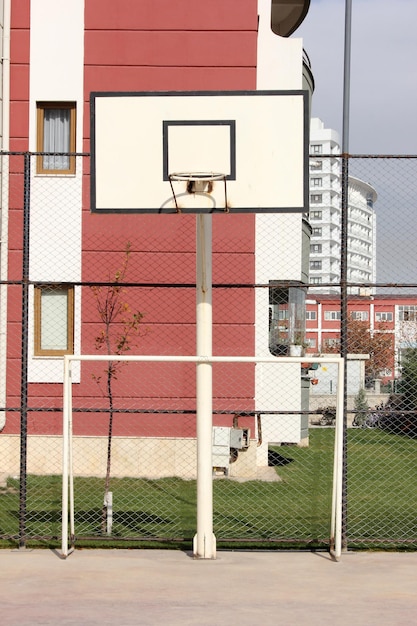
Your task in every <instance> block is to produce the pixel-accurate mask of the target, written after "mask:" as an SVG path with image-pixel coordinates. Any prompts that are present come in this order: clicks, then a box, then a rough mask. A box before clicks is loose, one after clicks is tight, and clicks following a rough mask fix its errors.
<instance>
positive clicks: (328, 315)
mask: <svg viewBox="0 0 417 626" xmlns="http://www.w3.org/2000/svg"><path fill="white" fill-rule="evenodd" d="M324 320H325V321H326V322H339V321H340V311H334V310H330V309H329V310H328V311H324Z"/></svg>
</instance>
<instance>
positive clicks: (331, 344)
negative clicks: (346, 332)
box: [323, 337, 340, 349]
mask: <svg viewBox="0 0 417 626" xmlns="http://www.w3.org/2000/svg"><path fill="white" fill-rule="evenodd" d="M323 343H324V347H325V348H330V349H334V348H339V347H340V339H336V338H333V337H330V338H327V339H325V340H324V342H323Z"/></svg>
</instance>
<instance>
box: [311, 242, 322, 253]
mask: <svg viewBox="0 0 417 626" xmlns="http://www.w3.org/2000/svg"><path fill="white" fill-rule="evenodd" d="M321 251H322V245H321V243H312V244H311V246H310V252H321Z"/></svg>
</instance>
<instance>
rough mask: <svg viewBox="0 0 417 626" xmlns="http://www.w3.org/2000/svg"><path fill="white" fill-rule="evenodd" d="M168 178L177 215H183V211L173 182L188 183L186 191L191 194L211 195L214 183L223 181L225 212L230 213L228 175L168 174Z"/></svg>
mask: <svg viewBox="0 0 417 626" xmlns="http://www.w3.org/2000/svg"><path fill="white" fill-rule="evenodd" d="M168 177H169V183H170V185H171V190H172V195H173V197H174V202H175V208H176V209H177V213H181V209H180V207H179V205H178V201H177V196H176V194H175V191H174V185H173V182H181V181H184V182H185V183H186V188H185V190H186V192H187V193H190V194H191V193H201V194H203V193H204V194H210V193H211V192H212V191H213V183H214V182H215V181H218V180H222V181H223V182H224V210H225V212H228V210H229V209H228V207H227V184H226V179H227V175H226V174H222V173H220V172H173V173H172V174H168Z"/></svg>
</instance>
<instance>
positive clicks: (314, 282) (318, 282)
mask: <svg viewBox="0 0 417 626" xmlns="http://www.w3.org/2000/svg"><path fill="white" fill-rule="evenodd" d="M310 283H311V284H312V285H321V276H311V278H310Z"/></svg>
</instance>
